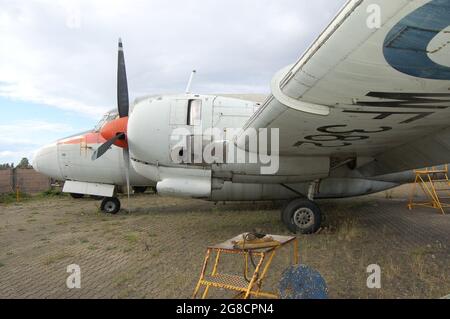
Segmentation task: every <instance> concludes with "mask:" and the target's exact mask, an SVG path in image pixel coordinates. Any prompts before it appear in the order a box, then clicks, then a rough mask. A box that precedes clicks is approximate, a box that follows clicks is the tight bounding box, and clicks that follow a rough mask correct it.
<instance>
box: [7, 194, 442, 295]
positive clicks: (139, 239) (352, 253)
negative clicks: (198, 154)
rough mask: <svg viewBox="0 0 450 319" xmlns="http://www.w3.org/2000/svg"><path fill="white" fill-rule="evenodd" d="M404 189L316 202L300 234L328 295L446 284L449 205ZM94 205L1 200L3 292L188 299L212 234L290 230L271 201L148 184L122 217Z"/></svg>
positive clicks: (437, 291)
mask: <svg viewBox="0 0 450 319" xmlns="http://www.w3.org/2000/svg"><path fill="white" fill-rule="evenodd" d="M406 191H407V189H406V188H405V187H403V188H400V189H397V190H395V191H393V192H389V193H381V194H378V195H373V196H366V197H361V198H357V199H345V200H333V201H323V202H319V205H320V206H321V207H322V210H323V211H324V213H325V214H326V220H325V223H324V228H323V229H322V230H321V231H320V232H319V233H318V234H315V235H311V236H299V242H300V256H301V259H302V263H304V264H307V265H310V266H312V267H314V268H315V269H317V270H318V271H319V272H320V273H321V274H322V275H323V276H324V278H325V279H326V281H327V284H328V286H329V291H330V297H332V298H439V297H442V296H444V295H448V294H449V293H450V267H449V265H450V248H449V246H448V244H449V243H450V215H446V216H444V215H440V214H438V212H437V211H434V210H432V209H426V208H417V209H415V210H414V211H409V210H408V209H407V208H406V204H407V200H406V198H407V195H406ZM123 202H124V206H126V201H125V199H124V200H123ZM99 205H100V203H99V202H98V201H95V200H92V199H82V200H74V199H71V198H69V197H66V196H60V197H48V198H42V197H39V198H34V199H29V200H26V201H24V202H21V203H14V204H8V205H5V204H0V298H189V297H190V296H191V294H192V292H193V289H194V287H195V284H196V282H197V280H198V276H199V273H200V268H201V265H202V261H203V258H204V253H205V248H206V246H207V245H210V244H216V243H219V242H222V241H224V240H226V239H229V238H231V237H234V236H236V235H238V234H240V233H243V232H247V231H252V230H254V229H259V230H262V231H265V232H268V233H273V234H281V235H287V234H288V232H287V231H286V230H285V228H284V226H283V225H282V224H281V222H280V214H279V209H280V205H279V204H273V203H232V204H218V205H215V204H213V203H209V202H204V201H198V200H190V199H189V200H188V199H176V198H163V197H159V196H157V195H151V194H146V195H140V196H136V197H134V198H133V199H132V208H133V212H132V214H127V213H126V212H125V211H122V212H120V213H119V214H118V215H116V216H107V215H104V214H102V213H101V212H99V210H98V207H99ZM291 254H292V253H291V251H289V250H284V251H282V252H280V253H279V254H278V256H277V259H276V260H275V261H274V265H273V269H272V270H271V272H270V273H269V278H268V280H267V281H266V283H265V288H266V289H269V290H276V287H277V282H278V280H279V278H280V275H281V273H282V271H283V270H284V269H285V268H286V266H287V265H288V264H289V263H290V262H291ZM70 264H77V265H79V266H80V267H81V274H82V275H81V289H73V290H69V289H68V288H67V287H66V279H67V277H68V275H69V274H68V273H67V272H66V270H67V266H68V265H70ZM241 264H242V261H241V260H240V259H236V258H234V259H233V258H230V259H229V260H225V263H224V266H223V268H221V269H222V270H226V271H232V270H233V271H234V272H236V273H240V272H242V265H241ZM370 264H378V265H380V267H381V269H382V288H381V289H375V290H373V289H368V288H367V285H366V280H367V277H368V275H369V274H368V273H367V272H366V269H367V266H368V265H370ZM211 296H212V297H229V296H231V295H230V294H227V293H226V292H224V291H220V290H214V291H212V293H211Z"/></svg>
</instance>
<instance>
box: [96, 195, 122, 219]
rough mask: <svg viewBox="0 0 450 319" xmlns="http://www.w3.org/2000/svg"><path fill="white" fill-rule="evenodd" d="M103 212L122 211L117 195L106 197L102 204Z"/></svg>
mask: <svg viewBox="0 0 450 319" xmlns="http://www.w3.org/2000/svg"><path fill="white" fill-rule="evenodd" d="M100 209H101V211H102V212H104V213H106V214H113V215H115V214H117V213H118V212H119V211H120V200H119V199H118V198H117V197H105V198H104V199H103V200H102V204H101V205H100Z"/></svg>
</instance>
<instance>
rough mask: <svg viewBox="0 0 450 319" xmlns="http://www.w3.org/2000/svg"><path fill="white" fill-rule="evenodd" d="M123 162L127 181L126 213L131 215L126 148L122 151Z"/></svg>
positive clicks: (127, 153)
mask: <svg viewBox="0 0 450 319" xmlns="http://www.w3.org/2000/svg"><path fill="white" fill-rule="evenodd" d="M123 160H124V161H125V177H126V180H127V207H128V213H129V214H130V213H131V207H130V193H131V187H130V152H129V150H128V148H124V149H123Z"/></svg>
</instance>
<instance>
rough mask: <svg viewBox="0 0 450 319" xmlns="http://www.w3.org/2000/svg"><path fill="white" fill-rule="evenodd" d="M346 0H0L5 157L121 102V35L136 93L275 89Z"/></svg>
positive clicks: (1, 151)
mask: <svg viewBox="0 0 450 319" xmlns="http://www.w3.org/2000/svg"><path fill="white" fill-rule="evenodd" d="M344 2H345V0H315V1H310V0H146V1H144V0H129V1H125V0H34V1H33V0H0V8H1V10H0V41H1V42H0V109H1V115H2V116H1V117H0V131H1V134H0V163H7V162H16V163H17V162H18V161H19V160H20V158H22V157H24V156H26V157H31V156H32V154H33V152H34V151H35V150H36V149H37V148H39V146H41V145H43V144H46V143H49V142H51V141H54V140H56V139H58V138H61V137H64V136H67V135H70V134H73V133H76V132H79V131H83V130H86V129H89V128H91V127H93V126H94V125H95V123H96V122H97V121H98V119H99V117H100V116H101V115H102V113H103V112H104V111H105V110H108V109H111V108H114V107H115V104H116V100H115V96H116V92H115V89H116V88H115V86H116V63H117V61H116V59H117V53H116V50H117V49H116V46H117V39H118V37H122V38H123V41H124V46H125V57H126V62H127V69H128V81H129V88H130V95H131V97H132V98H134V97H138V96H141V95H145V94H155V93H158V94H160V93H179V92H182V91H183V90H184V89H185V86H186V83H187V80H188V77H189V73H190V70H192V69H197V70H198V75H197V77H196V79H195V83H194V85H193V90H194V91H195V92H196V93H204V94H207V93H269V83H270V80H271V78H272V76H273V75H274V73H275V72H276V71H278V70H279V69H281V68H282V67H284V66H286V65H288V64H290V63H293V62H295V60H297V59H298V58H299V57H300V55H301V54H302V52H303V51H304V50H305V49H306V48H307V47H308V46H309V44H310V43H311V42H312V41H313V40H314V38H315V37H317V35H318V34H319V33H320V32H321V31H322V29H323V28H324V27H325V26H326V25H327V24H328V23H329V21H330V20H331V19H332V17H333V16H334V15H335V14H336V12H337V11H338V10H339V8H340V7H341V6H342V5H343V4H344Z"/></svg>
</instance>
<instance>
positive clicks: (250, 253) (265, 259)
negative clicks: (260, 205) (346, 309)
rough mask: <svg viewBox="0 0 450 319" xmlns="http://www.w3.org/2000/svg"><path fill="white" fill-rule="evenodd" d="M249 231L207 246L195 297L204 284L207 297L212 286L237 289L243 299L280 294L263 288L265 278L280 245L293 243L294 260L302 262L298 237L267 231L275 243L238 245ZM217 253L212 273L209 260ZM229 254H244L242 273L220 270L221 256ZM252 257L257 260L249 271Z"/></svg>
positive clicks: (203, 297)
mask: <svg viewBox="0 0 450 319" xmlns="http://www.w3.org/2000/svg"><path fill="white" fill-rule="evenodd" d="M247 235H248V233H245V234H242V235H239V236H236V237H234V238H232V239H230V240H228V241H226V242H224V243H222V244H218V245H214V246H209V247H208V248H207V251H206V256H205V260H204V262H203V267H202V271H201V274H200V279H199V281H198V283H197V286H196V287H195V290H194V293H193V296H192V298H194V299H195V298H197V296H198V295H199V292H200V289H201V288H202V287H203V288H204V290H203V293H202V297H201V298H202V299H205V298H206V297H207V296H208V292H209V289H210V288H211V287H214V288H220V289H226V290H230V291H234V292H237V293H238V295H237V296H236V297H237V298H243V299H248V298H249V297H257V298H258V297H264V298H278V294H277V293H274V292H264V291H262V285H263V281H264V279H265V278H266V276H267V274H268V271H269V269H270V265H271V264H272V261H273V259H274V257H275V255H276V252H277V251H278V250H279V249H281V248H283V247H286V246H287V245H292V247H293V259H294V264H298V263H299V258H298V241H297V238H296V237H292V236H276V235H267V237H270V238H272V239H273V241H272V243H270V244H269V243H268V246H269V247H264V248H248V247H251V246H247V247H246V246H245V245H243V246H241V247H239V245H236V243H238V242H240V241H241V240H242V239H243V238H245V237H246V236H247ZM273 242H276V243H277V244H273ZM255 246H257V245H255ZM214 254H215V261H214V265H213V268H212V272H211V274H207V268H208V263H209V260H210V259H212V258H213V257H214V256H213V255H214ZM227 254H231V255H242V256H243V257H244V274H243V276H239V275H230V274H223V273H220V272H219V264H220V260H221V258H222V257H223V256H224V255H227ZM253 259H255V260H256V261H254V266H255V269H254V271H253V273H251V274H250V269H249V268H250V267H249V261H252V262H253Z"/></svg>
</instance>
